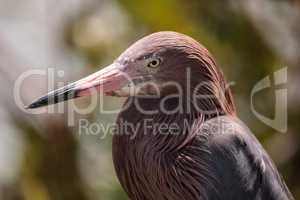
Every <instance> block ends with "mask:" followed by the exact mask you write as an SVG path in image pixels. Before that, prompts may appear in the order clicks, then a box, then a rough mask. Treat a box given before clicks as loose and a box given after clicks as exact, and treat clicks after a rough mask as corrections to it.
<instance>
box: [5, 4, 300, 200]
mask: <svg viewBox="0 0 300 200" xmlns="http://www.w3.org/2000/svg"><path fill="white" fill-rule="evenodd" d="M290 2H291V4H293V5H294V6H298V7H299V8H300V6H299V5H300V4H299V1H290ZM57 6H59V4H57ZM299 23H300V22H299ZM162 30H173V31H178V32H182V33H185V34H188V35H190V36H192V37H194V38H195V39H197V40H198V41H200V42H201V43H202V44H204V45H205V46H206V47H207V48H208V49H209V50H210V51H211V52H212V54H213V55H214V56H215V58H216V59H217V61H218V64H219V65H220V67H221V68H222V69H223V70H224V72H225V74H226V77H227V80H229V81H234V82H235V83H236V84H235V85H233V87H232V89H233V91H234V95H235V99H236V103H237V109H238V112H239V116H240V117H241V118H242V119H243V121H245V122H246V123H247V124H248V125H249V127H250V128H251V129H252V130H253V131H254V133H256V135H257V137H258V138H259V139H260V141H262V143H263V144H264V145H265V147H266V148H267V151H268V152H269V153H270V155H271V156H272V157H273V158H274V160H275V162H276V163H277V166H278V167H279V170H280V172H281V173H282V175H283V176H284V178H285V180H286V183H287V185H288V186H289V188H290V189H291V191H292V192H293V194H294V195H295V198H296V199H300V173H299V172H298V169H299V168H300V150H299V148H296V150H295V151H294V152H291V153H289V152H288V151H285V153H286V154H289V155H288V156H286V157H287V158H286V159H284V160H283V161H279V160H276V159H275V158H276V154H278V152H279V154H280V151H278V148H285V147H286V148H288V147H289V144H290V143H289V142H290V141H286V142H285V140H287V139H290V140H291V141H293V140H294V141H296V144H295V145H296V146H297V145H298V141H300V140H299V130H300V125H299V123H298V121H299V117H300V110H299V108H298V107H297V108H292V109H290V111H289V117H290V119H289V131H288V133H287V135H292V136H287V137H285V135H284V136H283V137H285V138H284V139H282V140H281V139H279V140H278V139H276V138H277V137H282V136H277V134H274V132H275V131H274V130H273V129H271V128H269V127H267V126H266V125H264V124H263V123H262V122H260V121H259V120H258V119H257V118H256V117H255V116H254V115H253V114H251V110H250V102H249V99H250V98H249V94H250V92H251V89H252V88H253V86H254V84H255V83H257V82H258V81H259V80H261V79H262V78H264V77H265V76H267V75H268V74H270V73H272V72H273V71H275V70H276V69H278V68H281V67H283V66H285V64H286V61H285V60H284V58H282V57H280V56H278V55H277V54H276V51H274V49H272V48H271V47H270V45H268V44H267V42H266V41H265V39H264V38H263V37H262V36H261V34H259V32H258V31H257V27H256V25H255V24H254V23H253V21H251V20H249V17H248V16H247V15H245V14H244V13H243V11H241V10H240V9H239V6H238V4H237V3H235V2H234V1H230V0H224V1H219V0H211V1H199V0H190V1H184V0H165V1H160V0H153V1H151V2H149V1H146V0H117V1H99V2H96V3H95V5H94V6H89V7H84V8H83V9H82V10H81V11H80V12H78V13H76V15H75V16H73V17H70V18H68V20H67V21H66V23H65V27H64V29H63V31H61V33H60V34H61V35H62V37H63V40H64V43H65V45H66V46H65V48H68V49H70V50H71V51H73V53H74V54H75V55H77V56H80V57H82V58H83V59H84V60H86V62H87V63H88V65H89V66H91V68H94V69H93V70H94V71H95V70H96V67H97V68H98V66H101V65H103V66H104V65H105V64H108V63H109V62H110V61H112V60H113V59H114V58H115V57H116V56H118V54H119V53H121V52H122V51H123V50H124V49H125V48H126V47H127V46H128V45H130V44H131V43H132V42H134V41H136V40H137V39H138V38H141V37H142V36H144V35H147V34H149V33H152V32H155V31H162ZM270 34H271V33H270ZM299 53H300V52H299ZM291 67H296V66H291ZM271 93H272V92H271ZM271 93H270V94H271ZM268 94H269V93H268ZM109 101H111V102H109V103H108V105H106V106H111V104H117V103H120V102H118V101H115V100H109ZM272 105H274V98H273V96H272V95H265V96H261V97H258V104H257V105H256V106H257V107H258V108H259V109H261V110H262V111H261V112H264V113H266V114H267V115H269V116H272V114H273V107H272ZM85 117H87V118H89V119H90V120H95V121H97V120H98V121H106V122H111V121H113V120H114V116H110V117H107V116H103V115H101V113H100V114H98V113H96V114H94V115H90V116H85ZM12 118H13V121H14V123H15V124H16V126H17V127H18V128H19V130H20V131H21V132H22V134H24V136H25V141H26V148H25V152H24V157H23V162H22V166H21V169H20V174H19V175H18V178H17V179H18V180H16V181H15V184H13V188H5V189H4V190H3V194H5V195H4V199H5V200H6V199H7V200H10V199H28V200H29V199H30V200H50V199H55V200H63V199H78V200H81V199H82V200H83V199H112V200H122V199H127V197H126V195H125V194H124V192H123V190H122V189H121V187H120V185H119V183H118V181H117V179H116V175H115V173H114V171H113V165H112V161H111V155H110V151H111V147H110V140H111V137H108V138H106V139H105V140H100V139H98V138H96V137H88V136H78V135H77V133H78V130H76V128H74V129H71V128H69V127H67V126H66V122H65V121H66V116H64V115H62V116H59V117H57V116H51V115H50V116H47V118H46V120H45V122H44V123H42V124H40V125H38V126H32V124H30V123H28V121H27V120H24V119H20V117H19V116H12ZM53 118H54V119H53ZM286 138H287V139H286ZM273 141H282V142H281V143H280V142H279V143H278V146H276V144H277V143H276V144H272V145H269V144H271V143H272V142H273ZM86 144H87V145H86ZM91 144H92V145H91ZM280 145H284V147H282V146H280ZM297 147H298V146H297ZM94 148H95V149H97V150H95V149H94ZM272 149H273V150H274V149H275V150H274V151H273V150H272ZM0 197H1V195H0Z"/></svg>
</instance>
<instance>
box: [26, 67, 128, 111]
mask: <svg viewBox="0 0 300 200" xmlns="http://www.w3.org/2000/svg"><path fill="white" fill-rule="evenodd" d="M128 80H129V79H128V78H127V75H126V73H124V72H123V71H122V66H121V65H120V64H118V63H113V64H111V65H109V66H107V67H105V68H104V69H102V70H100V71H98V72H96V73H94V74H91V75H89V76H87V77H86V78H83V79H81V80H79V81H76V82H74V83H71V84H69V85H67V86H65V87H62V88H59V89H57V90H54V91H52V92H50V93H48V94H47V95H45V96H42V97H40V98H38V99H37V100H36V101H34V102H33V103H31V104H30V105H28V106H27V107H26V108H28V109H32V108H38V107H42V106H46V105H51V104H56V103H58V102H62V101H66V100H69V99H74V98H77V97H81V96H89V95H91V94H92V91H101V92H103V93H104V94H113V93H114V91H117V90H119V89H121V88H122V86H124V85H126V84H127V83H128Z"/></svg>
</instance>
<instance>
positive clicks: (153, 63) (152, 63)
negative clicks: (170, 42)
mask: <svg viewBox="0 0 300 200" xmlns="http://www.w3.org/2000/svg"><path fill="white" fill-rule="evenodd" d="M159 64H160V59H158V58H154V59H152V60H151V61H150V62H149V63H148V67H151V68H156V67H158V65H159Z"/></svg>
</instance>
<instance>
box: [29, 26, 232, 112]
mask: <svg viewBox="0 0 300 200" xmlns="http://www.w3.org/2000/svg"><path fill="white" fill-rule="evenodd" d="M95 90H97V91H101V92H103V93H104V94H106V95H111V96H123V97H129V96H153V95H156V96H166V95H172V94H179V95H187V94H188V93H194V92H195V91H194V90H197V91H196V92H197V93H198V94H199V93H200V94H202V95H208V96H213V97H215V96H217V95H218V94H217V93H219V92H224V94H225V100H224V101H228V102H224V105H221V104H222V103H218V104H220V105H219V106H221V107H222V106H223V107H226V104H232V105H233V103H232V99H231V95H230V94H229V93H228V94H227V93H226V85H225V81H224V79H223V75H222V73H221V72H220V71H219V69H218V68H217V67H216V63H215V61H214V59H213V58H212V56H211V55H210V53H209V52H208V50H207V49H206V48H205V47H203V46H202V45H201V44H199V43H198V42H197V41H195V40H194V39H192V38H191V37H189V36H186V35H184V34H180V33H176V32H170V31H164V32H157V33H153V34H151V35H148V36H146V37H144V38H142V39H140V40H138V41H137V42H135V43H134V44H132V45H131V46H130V47H129V48H128V49H127V50H125V51H124V52H123V53H122V54H121V55H120V56H119V57H118V58H117V59H116V60H115V61H114V62H113V63H112V64H111V65H109V66H107V67H105V68H103V69H101V70H100V71H98V72H96V73H94V74H91V75H89V76H87V77H86V78H83V79H81V80H79V81H76V82H74V83H71V84H69V85H67V86H65V87H62V88H60V89H58V90H55V91H52V92H50V93H48V94H47V95H45V96H43V97H41V98H39V99H37V100H36V101H34V102H33V103H32V104H30V105H29V106H28V108H37V107H41V106H44V105H49V104H54V103H58V102H61V101H66V100H68V99H72V98H77V97H82V96H88V95H91V94H92V92H91V91H95ZM209 101H211V100H208V102H209ZM230 109H231V110H234V109H233V107H232V108H230Z"/></svg>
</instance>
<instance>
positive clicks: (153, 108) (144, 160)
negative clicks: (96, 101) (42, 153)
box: [27, 31, 293, 200]
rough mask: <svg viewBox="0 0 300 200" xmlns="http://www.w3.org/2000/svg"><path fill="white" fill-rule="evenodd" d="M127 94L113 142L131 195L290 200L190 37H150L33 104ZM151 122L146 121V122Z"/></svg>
mask: <svg viewBox="0 0 300 200" xmlns="http://www.w3.org/2000/svg"><path fill="white" fill-rule="evenodd" d="M91 89H93V90H97V91H101V92H102V93H103V94H105V95H109V96H116V97H126V98H127V99H126V101H125V103H124V105H123V109H122V110H121V111H120V113H119V115H118V117H117V119H116V123H117V125H118V126H119V127H124V126H125V125H128V124H130V125H133V126H136V127H137V128H135V129H133V128H132V129H130V128H129V129H128V128H127V129H125V128H123V129H122V128H119V129H116V131H115V133H114V135H113V141H112V154H113V163H114V167H115V171H116V174H117V177H118V179H119V182H120V184H121V186H122V187H123V189H124V191H125V192H126V193H127V195H128V197H129V199H131V200H235V199H243V200H248V199H249V200H250V199H251V200H253V199H255V200H291V199H293V196H292V194H291V193H290V191H289V189H288V187H287V186H286V184H285V182H284V180H283V178H282V177H281V175H280V173H279V172H278V170H277V168H276V166H275V164H274V163H273V161H272V160H271V158H270V157H269V155H268V154H267V153H266V151H265V150H264V148H263V147H262V145H261V144H260V143H259V141H258V140H257V139H256V137H255V135H254V134H253V133H252V132H251V131H250V130H249V128H248V127H247V126H246V125H245V124H244V123H243V122H242V121H241V120H239V118H238V116H237V114H236V109H235V105H234V99H233V96H232V93H231V89H230V87H228V84H227V82H226V80H225V77H224V75H223V72H222V71H221V69H220V68H219V67H218V66H217V63H216V61H215V59H214V58H213V56H212V55H211V54H210V52H209V51H208V50H207V49H206V48H205V47H204V46H203V45H201V44H200V43H199V42H197V41H196V40H195V39H193V38H191V37H190V36H187V35H184V34H181V33H177V32H172V31H161V32H156V33H152V34H150V35H148V36H145V37H143V38H142V39H140V40H138V41H137V42H135V43H134V44H132V45H131V46H130V47H129V48H128V49H126V50H125V51H124V52H123V53H122V54H121V55H120V56H119V57H118V58H117V59H116V60H115V61H114V62H113V63H112V64H111V65H109V66H107V67H105V68H103V69H101V70H99V71H98V72H96V73H93V74H91V75H89V76H87V77H86V78H83V79H81V80H79V81H76V82H74V83H72V84H69V85H66V86H64V87H62V88H60V89H57V90H54V91H52V92H50V93H48V94H46V95H44V96H42V97H41V98H38V99H37V100H35V101H34V102H33V103H31V104H30V105H29V106H28V107H27V108H28V109H33V108H38V107H41V106H45V105H49V104H54V103H58V102H62V101H66V100H69V99H73V98H78V97H82V96H89V95H90V94H91V93H92V92H90V90H91ZM145 122H147V123H145Z"/></svg>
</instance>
